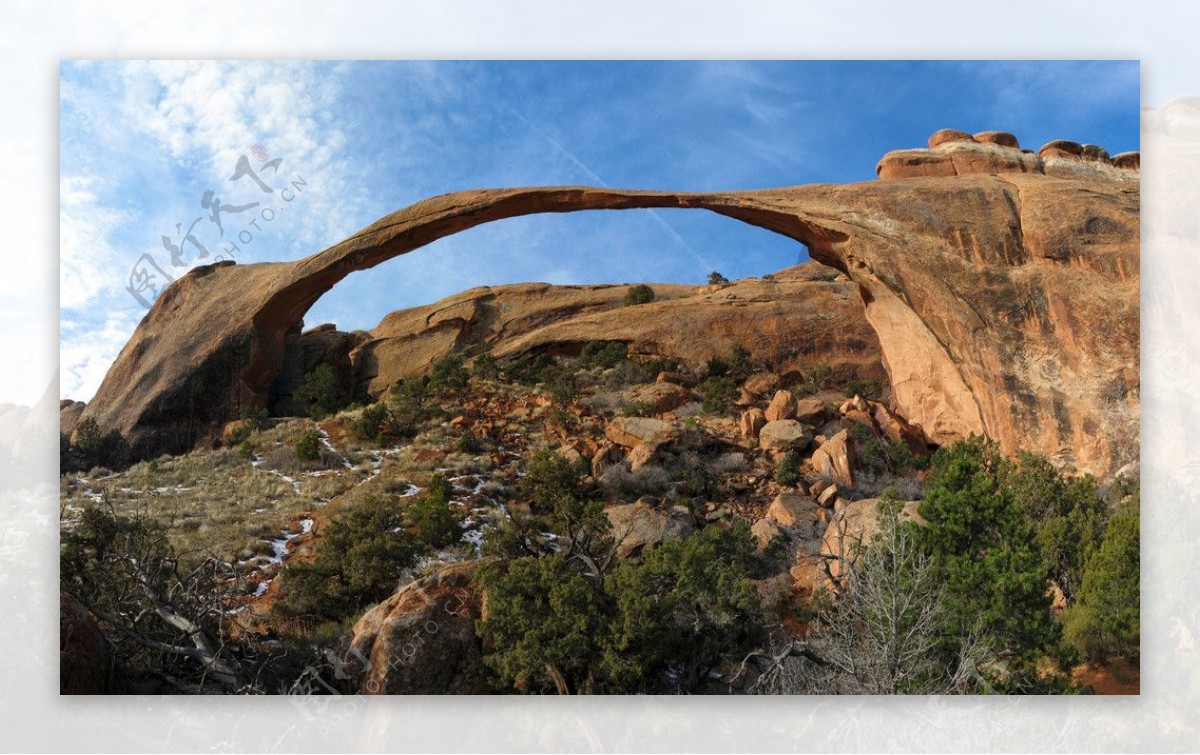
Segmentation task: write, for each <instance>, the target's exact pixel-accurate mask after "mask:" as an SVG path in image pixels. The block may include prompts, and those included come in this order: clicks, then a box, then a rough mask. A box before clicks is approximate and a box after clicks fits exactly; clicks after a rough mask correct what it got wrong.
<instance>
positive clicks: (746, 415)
mask: <svg viewBox="0 0 1200 755" xmlns="http://www.w3.org/2000/svg"><path fill="white" fill-rule="evenodd" d="M765 424H767V418H766V416H765V415H764V414H763V410H762V409H758V408H754V409H747V410H746V411H744V412H742V416H741V419H739V420H738V427H739V429H740V430H741V432H742V437H743V438H746V439H749V440H754V439H756V438H758V433H759V431H760V430H762V429H763V425H765Z"/></svg>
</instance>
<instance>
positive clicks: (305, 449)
mask: <svg viewBox="0 0 1200 755" xmlns="http://www.w3.org/2000/svg"><path fill="white" fill-rule="evenodd" d="M292 450H293V451H295V452H296V458H298V459H300V460H301V461H317V460H318V459H320V458H321V436H320V435H319V434H318V433H317V431H316V430H305V431H304V434H303V435H301V436H300V439H299V440H297V441H296V445H295V446H294V447H293V448H292Z"/></svg>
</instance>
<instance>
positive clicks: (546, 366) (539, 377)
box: [503, 354, 558, 385]
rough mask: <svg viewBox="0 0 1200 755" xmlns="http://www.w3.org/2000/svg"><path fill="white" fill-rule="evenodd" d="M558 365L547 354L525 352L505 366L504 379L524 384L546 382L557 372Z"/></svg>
mask: <svg viewBox="0 0 1200 755" xmlns="http://www.w3.org/2000/svg"><path fill="white" fill-rule="evenodd" d="M557 370H558V365H557V364H556V363H555V361H554V359H553V358H551V357H550V356H548V355H546V354H538V355H537V356H531V355H529V354H523V355H521V356H520V357H517V358H516V359H514V360H512V361H510V362H509V363H508V364H506V365H505V366H504V370H503V372H504V379H505V380H508V381H509V382H514V383H521V384H523V385H536V384H538V383H544V382H546V378H547V376H548V375H550V374H552V373H553V372H556V371H557Z"/></svg>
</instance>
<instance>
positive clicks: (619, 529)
mask: <svg viewBox="0 0 1200 755" xmlns="http://www.w3.org/2000/svg"><path fill="white" fill-rule="evenodd" d="M604 513H605V515H606V516H607V517H608V520H609V522H611V523H612V534H613V539H614V540H615V541H616V543H617V555H618V556H620V557H621V558H628V557H629V556H636V555H638V554H639V553H641V552H642V551H643V550H645V549H646V548H648V547H651V546H654V545H658V544H659V543H665V542H667V541H668V540H682V539H684V538H686V537H687V536H688V535H690V534H692V532H694V531H695V529H696V526H695V524H694V523H693V522H692V520H691V517H690V516H688V515H687V514H686V512H679V511H670V510H664V509H661V508H658V507H657V506H652V505H649V504H648V503H647V502H646V501H644V500H639V501H638V502H637V503H622V504H617V505H615V506H608V507H606V508H605V509H604Z"/></svg>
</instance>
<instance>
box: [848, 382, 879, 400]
mask: <svg viewBox="0 0 1200 755" xmlns="http://www.w3.org/2000/svg"><path fill="white" fill-rule="evenodd" d="M855 396H862V397H863V398H865V399H869V400H871V401H878V400H879V399H880V398H882V397H883V386H882V385H880V384H879V381H878V380H874V379H869V378H853V379H852V380H850V382H848V383H846V398H854V397H855Z"/></svg>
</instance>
